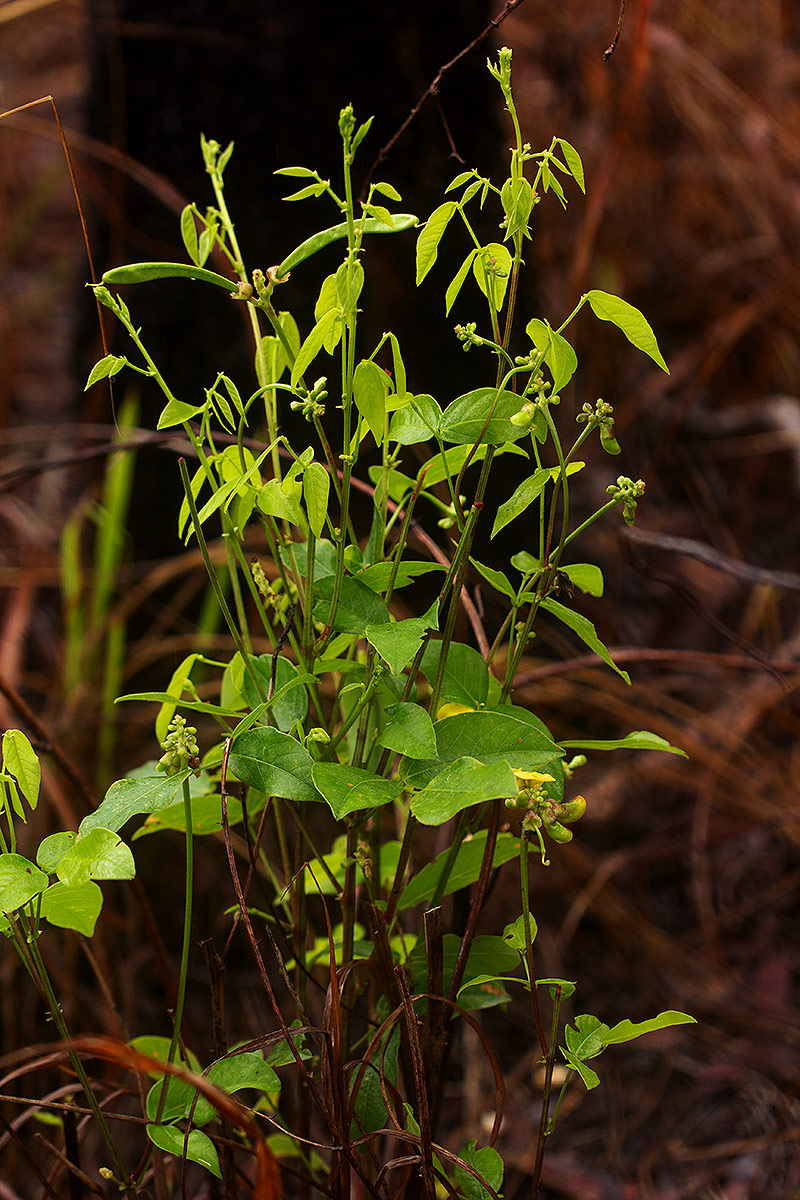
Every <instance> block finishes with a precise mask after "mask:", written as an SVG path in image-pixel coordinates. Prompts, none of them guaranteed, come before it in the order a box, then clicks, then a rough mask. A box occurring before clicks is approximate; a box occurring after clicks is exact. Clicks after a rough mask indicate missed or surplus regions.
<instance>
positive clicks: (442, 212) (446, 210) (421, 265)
mask: <svg viewBox="0 0 800 1200" xmlns="http://www.w3.org/2000/svg"><path fill="white" fill-rule="evenodd" d="M457 208H458V205H457V204H456V202H455V200H446V201H445V202H444V204H440V205H439V207H438V208H436V209H434V211H433V212H432V213H431V215H430V216H429V217H428V219H427V221H426V222H425V225H424V226H423V228H422V230H421V232H420V235H419V237H418V238H417V286H419V284H421V283H422V281H423V279H424V278H425V276H426V275H427V274H428V271H430V269H431V267H432V266H433V264H434V263H435V262H436V256H437V254H438V253H439V242H440V241H441V240H442V234H443V233H444V231H445V229H446V228H447V226H448V224H449V222H450V218H451V217H452V216H453V213H454V212H455V211H456V209H457Z"/></svg>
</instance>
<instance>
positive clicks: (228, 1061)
mask: <svg viewBox="0 0 800 1200" xmlns="http://www.w3.org/2000/svg"><path fill="white" fill-rule="evenodd" d="M205 1077H206V1079H207V1080H208V1082H209V1083H213V1084H216V1086H217V1087H218V1088H222V1090H223V1092H227V1093H228V1094H229V1095H232V1094H233V1093H234V1092H238V1091H241V1089H242V1088H255V1089H256V1090H257V1091H259V1092H264V1093H265V1094H274V1093H275V1092H279V1091H280V1090H281V1081H280V1079H279V1077H278V1076H277V1075H276V1074H275V1072H274V1071H273V1069H272V1067H270V1066H268V1065H267V1063H265V1062H264V1059H263V1058H262V1057H261V1055H260V1054H257V1053H255V1052H254V1051H252V1050H244V1051H242V1052H241V1053H240V1054H229V1055H226V1057H225V1058H220V1059H218V1060H217V1062H215V1063H214V1064H213V1066H211V1067H210V1068H209V1069H208V1071H206V1072H205ZM184 1115H185V1116H187V1117H188V1115H189V1113H188V1111H187V1112H186V1113H185V1114H184ZM216 1115H217V1110H216V1109H215V1108H214V1105H213V1104H212V1103H211V1101H210V1100H206V1099H205V1097H204V1096H201V1097H200V1098H199V1100H198V1101H197V1104H196V1105H195V1109H194V1114H193V1117H192V1122H193V1124H195V1125H206V1124H207V1123H208V1122H209V1121H212V1120H213V1119H214V1117H216Z"/></svg>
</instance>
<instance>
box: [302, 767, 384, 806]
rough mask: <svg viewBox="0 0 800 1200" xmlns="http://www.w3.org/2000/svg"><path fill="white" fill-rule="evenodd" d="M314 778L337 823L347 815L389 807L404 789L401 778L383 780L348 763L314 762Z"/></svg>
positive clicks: (312, 772) (312, 771) (312, 774)
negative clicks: (387, 805) (385, 805)
mask: <svg viewBox="0 0 800 1200" xmlns="http://www.w3.org/2000/svg"><path fill="white" fill-rule="evenodd" d="M311 777H312V779H313V780H314V784H315V786H316V787H317V789H318V790H319V791H320V792H321V793H322V795H323V796H324V797H325V799H326V800H327V802H328V804H329V805H330V809H331V812H332V813H333V815H334V816H335V817H336V818H337V820H340V819H341V818H342V817H344V816H346V815H347V814H348V813H353V812H363V811H364V810H365V809H369V808H380V807H381V805H383V804H389V803H390V802H391V801H392V800H397V799H398V798H399V796H400V793H401V791H402V790H403V785H402V783H401V782H400V780H399V779H380V778H379V777H378V776H376V775H373V774H372V772H371V771H362V770H361V768H360V767H350V766H347V764H346V763H325V762H318V763H314V766H313V767H312V769H311Z"/></svg>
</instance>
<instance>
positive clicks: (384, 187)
mask: <svg viewBox="0 0 800 1200" xmlns="http://www.w3.org/2000/svg"><path fill="white" fill-rule="evenodd" d="M374 186H375V191H376V192H380V194H381V195H382V196H388V197H389V199H390V200H394V201H395V203H396V204H402V202H403V197H402V196H401V195H400V193H399V192H398V190H397V188H396V187H392V185H391V183H376V184H375V185H374Z"/></svg>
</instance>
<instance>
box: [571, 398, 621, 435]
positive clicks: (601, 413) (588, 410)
mask: <svg viewBox="0 0 800 1200" xmlns="http://www.w3.org/2000/svg"><path fill="white" fill-rule="evenodd" d="M575 420H576V421H577V422H578V423H579V424H580V423H581V422H583V421H587V422H588V424H589V428H590V429H596V428H597V426H598V425H601V426H603V428H605V429H607V430H608V432H609V433H613V432H614V408H613V405H611V404H609V403H608V401H607V400H596V401H595V404H594V408H593V407H592V405H591V404H590V403H589V402H588V400H587V401H586V403H585V404H584V406H583V408H582V409H581V411H580V412H579V413H578V415H577V417H576V418H575Z"/></svg>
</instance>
